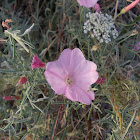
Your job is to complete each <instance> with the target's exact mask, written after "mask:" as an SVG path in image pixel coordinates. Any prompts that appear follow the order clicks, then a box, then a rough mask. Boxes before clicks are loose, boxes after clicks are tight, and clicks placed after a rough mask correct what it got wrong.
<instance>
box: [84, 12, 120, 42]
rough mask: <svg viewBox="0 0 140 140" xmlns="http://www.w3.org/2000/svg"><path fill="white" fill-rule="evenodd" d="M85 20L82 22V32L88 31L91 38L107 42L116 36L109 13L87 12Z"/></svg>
mask: <svg viewBox="0 0 140 140" xmlns="http://www.w3.org/2000/svg"><path fill="white" fill-rule="evenodd" d="M86 17H87V19H88V20H87V21H86V22H85V23H84V26H83V29H84V33H88V32H90V35H91V37H92V38H96V39H97V40H99V42H100V43H103V42H105V43H109V42H110V41H111V40H112V39H115V38H116V37H117V36H118V31H117V30H116V27H115V25H114V21H113V18H112V16H111V15H108V14H102V12H99V13H97V12H96V13H91V12H89V13H87V14H86Z"/></svg>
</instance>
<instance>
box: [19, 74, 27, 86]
mask: <svg viewBox="0 0 140 140" xmlns="http://www.w3.org/2000/svg"><path fill="white" fill-rule="evenodd" d="M26 82H27V78H26V77H25V76H22V77H20V79H19V81H18V84H19V85H23V84H25V83H26Z"/></svg>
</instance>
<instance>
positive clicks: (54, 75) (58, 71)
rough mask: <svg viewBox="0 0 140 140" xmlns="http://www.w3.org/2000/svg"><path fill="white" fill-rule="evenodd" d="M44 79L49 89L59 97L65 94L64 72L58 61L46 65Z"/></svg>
mask: <svg viewBox="0 0 140 140" xmlns="http://www.w3.org/2000/svg"><path fill="white" fill-rule="evenodd" d="M44 74H45V78H46V80H47V81H48V83H49V84H50V85H51V88H52V89H53V90H54V91H55V92H56V93H57V94H59V95H61V94H64V93H65V88H66V83H65V72H64V70H63V69H62V67H61V65H60V64H59V63H58V61H54V62H48V63H47V65H46V71H45V73H44Z"/></svg>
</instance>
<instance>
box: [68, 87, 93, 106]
mask: <svg viewBox="0 0 140 140" xmlns="http://www.w3.org/2000/svg"><path fill="white" fill-rule="evenodd" d="M65 97H66V98H68V99H69V100H71V101H78V102H81V103H83V104H86V105H90V104H91V100H92V99H93V97H92V98H91V96H89V93H87V92H85V91H84V90H82V89H81V88H80V87H77V86H76V85H72V86H69V87H67V88H66V92H65Z"/></svg>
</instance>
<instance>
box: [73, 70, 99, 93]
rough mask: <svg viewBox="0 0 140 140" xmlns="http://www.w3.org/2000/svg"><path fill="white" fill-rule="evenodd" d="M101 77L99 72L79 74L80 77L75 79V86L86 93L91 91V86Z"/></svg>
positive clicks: (77, 76)
mask: <svg viewBox="0 0 140 140" xmlns="http://www.w3.org/2000/svg"><path fill="white" fill-rule="evenodd" d="M98 77H99V74H98V72H96V71H91V72H87V73H85V74H81V73H79V75H76V76H75V77H74V78H75V84H76V85H77V86H79V87H81V88H82V89H84V90H85V91H88V90H89V87H90V85H91V84H94V83H95V82H96V81H97V79H98Z"/></svg>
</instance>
